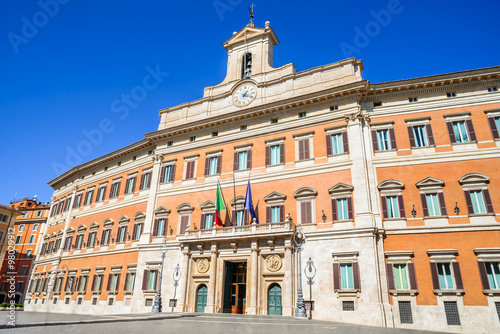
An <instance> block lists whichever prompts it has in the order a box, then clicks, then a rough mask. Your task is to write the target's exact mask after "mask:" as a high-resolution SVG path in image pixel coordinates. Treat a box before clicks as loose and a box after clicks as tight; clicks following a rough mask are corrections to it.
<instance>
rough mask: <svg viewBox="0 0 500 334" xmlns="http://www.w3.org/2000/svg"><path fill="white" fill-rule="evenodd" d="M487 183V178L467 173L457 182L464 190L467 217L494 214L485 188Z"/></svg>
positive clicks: (482, 175) (488, 193)
mask: <svg viewBox="0 0 500 334" xmlns="http://www.w3.org/2000/svg"><path fill="white" fill-rule="evenodd" d="M489 182H490V179H489V177H488V176H486V175H484V174H480V173H469V174H466V175H464V176H462V177H461V178H460V179H459V180H458V183H460V184H461V185H462V187H463V189H464V195H465V202H466V204H467V210H468V211H469V215H477V214H494V213H495V211H494V210H493V204H492V201H491V196H490V192H489V190H488V186H487V184H488V183H489Z"/></svg>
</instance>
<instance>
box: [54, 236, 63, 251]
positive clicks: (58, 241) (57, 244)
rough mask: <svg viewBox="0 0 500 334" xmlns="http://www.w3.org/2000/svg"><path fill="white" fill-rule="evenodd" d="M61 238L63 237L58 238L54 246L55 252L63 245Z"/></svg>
mask: <svg viewBox="0 0 500 334" xmlns="http://www.w3.org/2000/svg"><path fill="white" fill-rule="evenodd" d="M61 240H62V239H61V238H58V239H57V240H56V245H55V247H54V252H57V251H58V250H59V247H61Z"/></svg>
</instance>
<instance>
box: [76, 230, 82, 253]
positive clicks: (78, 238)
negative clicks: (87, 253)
mask: <svg viewBox="0 0 500 334" xmlns="http://www.w3.org/2000/svg"><path fill="white" fill-rule="evenodd" d="M82 241H83V234H79V235H77V236H76V240H75V249H80V248H82Z"/></svg>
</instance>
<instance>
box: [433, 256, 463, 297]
mask: <svg viewBox="0 0 500 334" xmlns="http://www.w3.org/2000/svg"><path fill="white" fill-rule="evenodd" d="M430 252H431V251H428V253H430ZM431 276H432V284H433V288H434V290H463V289H464V287H463V283H462V275H461V272H460V265H459V263H458V262H456V261H449V262H431Z"/></svg>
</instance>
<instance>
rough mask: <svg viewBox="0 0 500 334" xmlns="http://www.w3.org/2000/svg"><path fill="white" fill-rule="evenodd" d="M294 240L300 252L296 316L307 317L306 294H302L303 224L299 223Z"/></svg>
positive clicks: (304, 240) (304, 238) (304, 237)
mask: <svg viewBox="0 0 500 334" xmlns="http://www.w3.org/2000/svg"><path fill="white" fill-rule="evenodd" d="M293 242H294V243H295V245H296V246H297V250H298V253H299V296H298V298H297V308H296V309H295V317H296V318H306V317H307V314H306V308H305V305H304V295H303V294H302V263H301V252H302V246H303V245H304V243H305V242H306V236H305V234H304V232H303V231H302V225H301V224H299V225H298V226H297V229H296V230H295V233H294V234H293Z"/></svg>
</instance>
